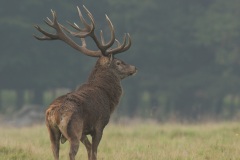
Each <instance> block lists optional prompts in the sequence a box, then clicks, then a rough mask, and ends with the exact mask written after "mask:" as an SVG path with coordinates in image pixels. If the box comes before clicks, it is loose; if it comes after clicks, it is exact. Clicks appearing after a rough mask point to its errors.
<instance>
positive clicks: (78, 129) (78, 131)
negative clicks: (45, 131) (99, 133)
mask: <svg viewBox="0 0 240 160" xmlns="http://www.w3.org/2000/svg"><path fill="white" fill-rule="evenodd" d="M82 130H83V122H82V121H78V120H76V119H74V118H73V119H72V120H71V121H70V122H69V123H68V129H67V134H68V141H69V143H70V151H69V158H70V160H75V156H76V154H77V152H78V148H79V143H80V139H81V137H82Z"/></svg>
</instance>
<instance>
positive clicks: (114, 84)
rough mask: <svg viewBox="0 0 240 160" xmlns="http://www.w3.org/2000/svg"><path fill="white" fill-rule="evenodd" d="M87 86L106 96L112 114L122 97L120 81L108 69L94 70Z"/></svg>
mask: <svg viewBox="0 0 240 160" xmlns="http://www.w3.org/2000/svg"><path fill="white" fill-rule="evenodd" d="M88 84H89V85H90V86H92V87H93V88H97V89H99V90H100V91H101V92H102V93H105V94H106V95H107V96H108V99H109V102H110V111H111V113H112V112H113V111H114V109H115V108H116V106H117V104H118V103H119V100H120V98H121V95H122V87H121V80H120V79H119V78H118V77H117V76H116V75H115V74H114V73H113V72H111V71H110V70H108V69H101V68H97V69H96V68H95V69H94V70H93V72H92V73H91V75H90V76H89V78H88Z"/></svg>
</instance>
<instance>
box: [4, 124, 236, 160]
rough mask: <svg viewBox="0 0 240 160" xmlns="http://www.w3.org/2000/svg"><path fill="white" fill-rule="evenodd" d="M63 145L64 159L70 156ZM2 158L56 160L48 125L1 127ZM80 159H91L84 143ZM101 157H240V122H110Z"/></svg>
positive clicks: (204, 159)
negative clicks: (54, 159) (183, 123)
mask: <svg viewBox="0 0 240 160" xmlns="http://www.w3.org/2000/svg"><path fill="white" fill-rule="evenodd" d="M68 145H69V144H68V143H67V142H66V143H65V144H63V145H61V150H60V159H61V160H66V159H68V147H69V146H68ZM0 159H1V160H43V159H44V160H52V159H53V156H52V152H51V149H50V141H49V137H48V133H47V129H46V128H45V126H44V125H38V126H33V127H24V128H12V127H0ZM76 159H79V160H80V159H83V160H85V159H87V153H86V149H85V147H84V146H83V145H82V144H81V145H80V148H79V152H78V154H77V157H76ZM98 159H99V160H240V123H236V122H229V123H207V124H196V125H190V124H187V125H186V124H185V125H182V124H171V123H168V124H156V123H144V124H143V123H136V124H135V123H133V124H125V125H123V124H121V125H120V124H109V125H108V126H107V127H106V129H105V131H104V135H103V138H102V141H101V143H100V145H99V149H98Z"/></svg>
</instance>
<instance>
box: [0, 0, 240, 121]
mask: <svg viewBox="0 0 240 160" xmlns="http://www.w3.org/2000/svg"><path fill="white" fill-rule="evenodd" d="M3 3H4V4H3V6H4V7H3V8H2V9H1V10H0V13H1V14H0V15H1V16H0V17H1V18H0V25H1V28H0V29H1V33H2V36H1V37H0V39H1V44H0V47H1V53H0V91H1V92H0V93H1V94H0V95H1V96H0V97H1V98H0V102H1V103H0V104H2V105H1V109H0V110H1V111H2V112H4V110H5V109H4V108H6V106H7V105H8V103H7V102H8V100H7V98H8V95H9V96H10V95H14V97H15V98H14V102H15V103H14V104H13V106H14V109H20V108H21V107H22V106H23V105H24V104H25V103H33V104H38V105H40V106H44V107H46V105H47V104H48V103H49V102H50V101H51V100H52V99H53V97H55V96H56V95H57V94H56V93H55V92H56V91H57V90H59V88H69V89H71V90H73V89H74V88H76V86H77V85H79V84H81V83H84V82H85V80H86V79H87V76H88V74H89V73H90V71H91V68H92V67H93V65H94V58H89V57H86V56H83V55H81V54H78V53H77V52H76V51H75V50H73V49H71V48H70V47H68V46H67V45H65V44H63V43H62V42H58V41H56V42H39V41H36V40H35V39H34V38H33V36H32V34H37V33H36V32H35V31H34V28H33V25H34V24H41V26H43V27H44V23H43V21H42V20H43V19H44V18H45V17H49V18H50V16H51V12H50V9H54V10H56V11H57V14H58V17H59V21H60V22H61V23H63V24H65V25H67V23H66V20H67V21H70V22H77V23H78V22H79V19H78V15H77V10H76V7H75V6H76V5H78V6H80V7H81V6H82V4H84V5H86V6H87V8H88V9H89V10H91V12H92V13H93V15H94V17H95V21H96V24H100V25H98V26H97V30H100V29H102V30H103V31H104V32H106V33H107V32H108V26H107V22H106V21H105V19H104V14H105V13H106V14H107V15H108V16H109V17H110V19H111V20H112V22H113V24H114V27H115V29H116V32H117V37H118V39H121V37H120V35H122V34H123V33H125V32H129V33H130V34H131V37H132V40H133V46H132V47H131V49H130V50H129V51H128V52H126V53H125V54H123V55H119V57H120V58H121V59H124V61H126V62H128V63H131V64H134V65H136V66H137V67H138V70H139V72H138V74H137V75H136V76H135V77H134V78H131V79H128V80H127V81H124V82H123V83H124V84H123V85H124V90H125V93H124V97H123V99H122V102H121V104H120V106H119V109H118V114H120V115H126V116H142V117H151V118H155V119H157V120H159V121H164V120H168V119H175V118H176V119H190V120H201V119H205V118H217V119H218V118H219V119H222V118H224V119H232V118H236V117H238V115H239V105H240V96H239V88H240V79H239V78H240V74H239V73H240V72H239V66H240V53H239V51H240V47H239V46H240V20H239V15H240V10H239V7H240V2H239V1H237V0H230V1H224V0H202V1H192V0H182V1H174V0H169V1H164V0H149V1H141V2H140V1H136V0H128V1H127V0H122V1H110V0H101V1H74V2H69V1H68V2H66V1H58V2H57V3H56V2H52V1H49V0H43V1H30V0H22V1H21V2H20V1H19V2H15V5H12V2H7V1H6V2H3ZM76 68H77V69H76ZM9 90H10V91H12V92H14V93H12V94H8V93H9ZM50 95H51V96H50ZM10 97H11V96H10ZM49 97H51V98H49ZM9 101H10V100H9Z"/></svg>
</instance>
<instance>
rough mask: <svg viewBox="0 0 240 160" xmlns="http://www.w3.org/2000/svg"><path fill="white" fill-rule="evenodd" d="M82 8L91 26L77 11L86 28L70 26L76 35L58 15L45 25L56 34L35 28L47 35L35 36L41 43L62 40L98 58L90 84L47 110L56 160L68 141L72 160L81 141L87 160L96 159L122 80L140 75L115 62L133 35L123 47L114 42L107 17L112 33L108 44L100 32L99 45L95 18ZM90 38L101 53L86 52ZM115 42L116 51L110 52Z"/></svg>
mask: <svg viewBox="0 0 240 160" xmlns="http://www.w3.org/2000/svg"><path fill="white" fill-rule="evenodd" d="M83 8H84V10H85V11H86V13H87V15H88V17H89V19H90V21H91V23H90V24H89V23H88V22H86V20H85V19H84V18H83V16H82V13H81V11H80V9H79V8H77V9H78V13H79V17H80V20H81V22H82V23H83V25H84V28H80V27H79V26H78V25H77V24H76V23H73V24H71V23H69V25H70V26H71V27H73V28H74V29H75V30H76V31H75V32H73V31H70V30H69V29H67V28H66V27H64V26H63V25H61V24H60V23H59V22H58V21H57V15H56V12H55V11H52V16H53V20H50V19H49V18H47V20H46V21H45V22H46V24H47V25H48V26H50V27H51V28H54V29H55V30H56V34H52V33H48V32H46V31H44V30H43V29H42V28H40V27H39V26H37V25H36V26H35V28H36V29H37V30H38V31H40V32H41V33H42V34H43V35H44V36H43V37H37V36H35V38H37V39H38V40H62V41H64V42H65V43H67V44H68V45H70V46H71V47H73V48H74V49H76V50H78V51H80V52H82V53H84V54H85V55H87V56H92V57H98V60H97V62H96V64H95V67H94V69H93V71H92V72H91V74H90V76H89V78H88V80H87V82H86V83H85V84H83V85H81V86H80V87H79V88H78V89H76V90H75V91H72V92H70V93H68V94H66V95H63V96H61V97H58V98H57V99H55V100H54V101H53V102H52V103H51V104H50V106H49V108H48V109H47V110H46V126H47V128H48V131H49V135H50V140H51V146H52V151H53V155H54V158H55V160H58V159H59V145H60V140H61V143H64V142H65V141H67V140H68V141H69V143H70V151H69V157H70V160H74V159H75V156H76V154H77V151H78V148H79V142H80V141H81V142H82V143H83V144H84V145H85V147H86V149H87V152H88V159H89V160H96V159H97V148H98V145H99V143H100V140H101V138H102V134H103V129H104V127H105V126H106V125H107V124H108V122H109V119H110V115H111V113H112V112H113V111H114V109H115V107H116V106H117V104H118V102H119V100H120V97H121V95H122V88H121V80H122V79H124V78H126V77H128V76H130V75H133V74H134V73H136V71H137V69H136V67H135V66H132V65H128V64H125V63H124V62H123V61H121V60H119V59H116V58H114V55H115V54H117V53H121V52H124V51H126V50H128V49H129V48H130V46H131V39H130V35H129V34H125V36H124V39H123V43H122V44H121V43H120V42H119V41H118V40H115V32H114V28H113V25H112V22H111V21H110V19H109V18H108V17H107V15H106V20H107V22H108V25H109V27H110V30H111V38H110V41H109V42H108V43H106V42H105V40H104V38H103V34H102V31H101V33H100V41H99V39H98V38H97V36H96V35H95V33H94V29H95V22H94V19H93V16H92V14H91V13H90V12H89V11H88V10H87V8H86V7H85V6H83ZM66 33H68V34H66ZM68 35H72V36H74V37H78V38H80V39H81V42H82V45H78V44H77V43H76V42H75V41H74V40H73V39H71V38H69V36H68ZM88 36H89V37H91V38H92V39H93V41H94V42H95V43H96V45H97V47H98V49H99V50H96V51H93V50H89V49H88V48H87V45H86V41H85V39H84V38H86V37H88ZM115 41H116V43H117V45H116V47H115V48H111V47H112V46H113V44H114V42H115ZM87 135H91V137H92V143H91V142H90V141H89V140H88V138H87Z"/></svg>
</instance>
